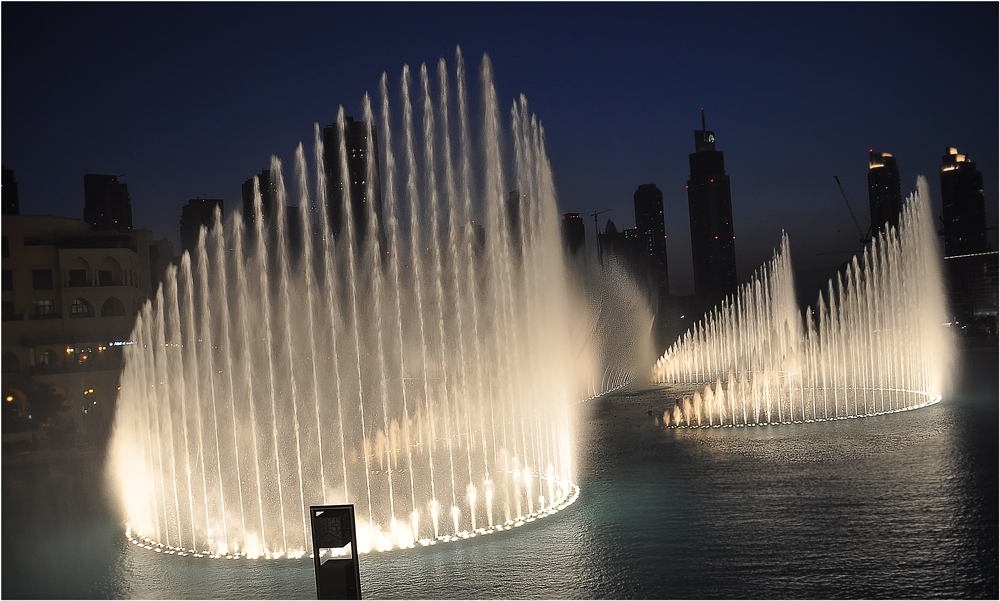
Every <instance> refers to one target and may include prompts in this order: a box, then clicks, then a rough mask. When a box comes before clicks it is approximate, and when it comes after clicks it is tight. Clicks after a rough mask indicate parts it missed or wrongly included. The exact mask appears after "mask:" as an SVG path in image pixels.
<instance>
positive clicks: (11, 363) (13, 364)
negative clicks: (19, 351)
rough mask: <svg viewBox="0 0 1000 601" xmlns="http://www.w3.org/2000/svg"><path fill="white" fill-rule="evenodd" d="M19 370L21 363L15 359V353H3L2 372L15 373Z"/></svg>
mask: <svg viewBox="0 0 1000 601" xmlns="http://www.w3.org/2000/svg"><path fill="white" fill-rule="evenodd" d="M19 371H21V363H20V362H19V361H18V360H17V355H15V354H14V353H11V352H9V351H8V352H6V353H4V354H3V373H5V374H10V373H17V372H19Z"/></svg>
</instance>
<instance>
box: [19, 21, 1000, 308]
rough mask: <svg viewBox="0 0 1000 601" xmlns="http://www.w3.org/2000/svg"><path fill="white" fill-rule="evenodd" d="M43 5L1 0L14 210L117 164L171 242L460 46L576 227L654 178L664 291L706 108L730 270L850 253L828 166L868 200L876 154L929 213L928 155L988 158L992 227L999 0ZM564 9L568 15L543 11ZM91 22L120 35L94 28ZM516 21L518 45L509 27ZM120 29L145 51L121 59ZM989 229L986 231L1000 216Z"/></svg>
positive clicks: (936, 191)
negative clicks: (517, 108) (717, 156)
mask: <svg viewBox="0 0 1000 601" xmlns="http://www.w3.org/2000/svg"><path fill="white" fill-rule="evenodd" d="M42 10H43V9H42V7H40V6H37V5H17V4H15V5H11V4H5V5H4V7H3V16H4V17H5V18H4V19H3V22H4V25H3V34H4V35H3V37H4V42H3V44H4V50H6V52H4V57H5V58H4V61H3V72H4V74H3V78H4V79H3V83H4V84H6V85H5V86H4V89H5V92H4V96H3V117H5V120H4V122H5V125H6V126H7V127H5V128H4V130H3V142H4V145H3V147H4V150H5V151H6V152H4V153H3V157H2V158H3V162H4V165H5V166H6V167H7V168H9V169H12V170H14V172H15V174H16V177H17V182H18V184H19V188H20V199H21V212H22V213H23V214H56V215H65V216H69V217H76V218H80V217H82V214H83V204H84V203H83V190H82V185H81V184H82V181H81V180H82V176H83V175H84V168H87V169H89V172H91V173H109V174H119V175H120V174H123V173H124V174H126V175H125V177H123V178H122V181H123V182H125V183H126V184H128V185H129V192H130V195H131V197H132V200H133V213H134V222H135V227H136V228H141V227H143V226H147V227H152V228H153V229H154V233H155V235H156V236H158V237H159V236H167V237H168V238H170V239H171V240H173V241H174V243H175V248H178V249H179V248H180V245H179V227H178V223H179V218H180V215H181V208H182V206H183V205H184V203H185V202H187V201H188V200H189V199H191V198H205V197H211V198H221V199H223V200H224V202H225V206H226V207H227V209H228V210H233V209H234V208H235V207H238V206H239V204H240V203H239V198H240V196H239V194H240V189H239V186H240V185H241V183H242V182H243V181H245V180H246V179H247V178H249V177H252V176H253V175H254V174H256V173H258V172H259V171H260V168H261V166H262V165H267V164H268V163H269V161H270V156H271V154H275V155H277V156H279V157H280V158H282V159H283V160H284V161H285V162H286V163H287V162H289V161H290V160H291V158H292V157H293V155H294V148H295V145H297V144H298V143H299V141H302V142H303V143H304V145H306V147H307V148H309V147H310V146H311V140H312V137H313V132H312V127H313V123H319V124H320V125H321V126H322V125H325V124H326V123H330V122H332V121H334V120H335V119H336V111H337V106H338V105H340V104H342V105H343V106H344V109H345V112H346V114H354V115H359V114H360V113H361V98H362V95H363V93H364V92H365V91H367V92H368V93H369V94H371V95H372V98H373V100H376V101H377V99H378V78H379V77H380V76H381V74H382V72H383V71H384V72H386V73H387V78H388V82H389V85H390V93H391V94H393V95H394V96H393V99H396V98H398V79H399V73H400V71H401V69H402V66H403V64H409V65H410V67H411V69H419V65H420V63H422V62H425V63H427V64H428V67H429V68H430V69H433V68H434V67H435V66H436V61H437V59H438V58H441V57H443V58H445V59H446V60H447V61H448V63H449V68H452V67H453V65H454V52H455V46H456V45H458V46H460V47H461V48H462V52H463V55H464V57H465V61H466V64H467V68H468V71H469V73H470V79H471V75H472V74H473V73H474V72H475V71H476V70H478V67H479V61H480V60H481V58H482V55H483V53H484V52H487V53H489V55H490V58H491V60H492V62H493V65H494V69H495V72H496V83H497V89H498V97H499V98H500V102H501V111H506V109H507V108H508V107H509V104H510V102H512V100H513V99H514V98H516V97H517V95H518V94H519V93H524V94H525V96H526V97H527V99H528V102H529V106H530V108H531V110H532V111H533V112H535V113H537V114H538V116H539V118H540V120H541V122H542V124H543V125H544V126H545V128H546V134H547V140H546V142H547V147H548V152H549V155H550V157H551V161H552V165H553V170H554V176H555V179H556V189H557V193H558V195H559V203H560V210H561V211H563V212H579V213H580V214H581V216H582V217H583V218H584V220H585V221H586V222H587V223H588V224H589V222H590V214H591V213H592V212H594V211H597V210H604V209H611V211H610V212H609V213H607V214H605V215H603V216H602V221H603V220H604V219H607V218H611V219H612V220H614V221H615V223H616V224H620V226H621V227H623V228H628V227H630V226H632V225H633V216H632V194H633V192H634V191H635V189H636V187H637V186H638V185H640V184H643V183H655V184H656V185H657V186H658V187H659V188H660V189H661V190H662V191H663V195H664V217H665V221H666V224H665V225H666V235H667V255H668V257H669V262H670V266H671V271H670V279H671V288H672V292H673V293H675V294H684V293H685V292H690V291H693V280H692V267H691V250H690V249H691V247H690V233H689V231H688V229H689V226H688V224H689V221H688V211H687V207H686V204H687V203H686V197H685V190H684V184H685V180H686V178H687V168H688V164H687V163H688V162H687V156H686V155H687V154H688V153H689V152H690V149H689V146H690V142H689V136H690V131H691V130H692V129H693V128H695V127H696V126H697V125H698V120H699V111H700V109H702V108H704V109H705V111H706V113H707V118H708V120H709V121H710V122H711V124H712V129H713V130H714V131H716V132H718V136H719V144H720V148H724V149H725V151H726V154H727V159H728V160H727V165H726V168H727V173H728V174H729V175H730V176H731V178H732V181H733V190H732V204H733V220H734V226H735V235H736V236H739V238H740V240H739V242H740V245H739V260H738V274H737V275H738V279H739V280H740V281H744V280H745V279H746V278H747V277H748V276H749V274H750V273H751V272H752V271H753V269H755V268H757V267H758V266H759V265H760V264H761V263H763V262H764V261H765V260H766V259H767V258H768V257H769V256H770V253H771V252H772V251H773V249H774V247H775V246H777V244H778V241H779V238H780V232H781V230H782V229H784V230H787V231H788V232H789V235H790V238H791V244H792V246H793V249H795V255H796V260H797V263H796V268H797V269H799V270H802V271H809V270H811V269H814V270H819V271H824V270H825V271H824V273H825V272H828V271H829V270H830V269H831V268H836V266H837V265H838V264H839V263H841V262H842V261H843V259H844V258H845V257H846V256H848V255H837V254H836V253H837V252H841V251H845V252H846V251H855V250H858V248H857V247H859V246H860V245H859V244H858V243H857V236H856V229H855V227H854V224H853V223H852V221H851V218H850V215H849V213H848V211H847V209H846V207H844V205H843V199H842V198H841V197H840V191H839V189H838V187H837V185H836V182H834V181H833V176H834V175H839V177H840V178H841V181H842V182H843V183H844V187H845V190H846V192H847V194H848V197H849V199H850V201H851V203H852V206H853V209H854V211H855V212H856V213H857V214H859V215H865V214H866V213H867V211H865V208H866V207H865V200H866V198H867V193H866V192H867V182H866V178H867V171H868V169H867V165H866V158H867V157H866V153H868V152H869V149H870V148H877V149H879V150H880V151H884V152H888V153H891V154H892V155H893V156H894V157H895V158H896V159H897V162H898V166H899V170H900V180H901V187H902V193H903V195H904V196H906V195H908V194H909V193H910V192H912V191H913V190H914V189H915V184H916V177H917V175H924V176H925V177H927V178H928V181H929V183H930V187H931V191H932V194H933V195H934V197H935V198H934V206H935V210H936V211H937V212H938V214H940V179H939V175H938V165H939V162H940V157H941V154H942V152H944V151H945V149H946V148H947V147H950V146H954V147H958V148H960V149H961V150H962V152H963V153H966V154H968V155H969V156H970V157H971V159H972V160H973V161H975V162H976V163H977V165H979V168H980V170H981V171H982V172H983V180H984V184H985V186H984V187H985V191H986V196H987V225H988V227H991V228H995V227H996V222H997V203H996V198H997V196H996V194H997V188H998V186H997V181H998V177H997V163H998V161H997V143H996V132H997V129H998V126H997V123H998V121H997V112H996V106H997V85H996V82H997V76H996V73H997V55H996V52H995V48H996V40H997V32H996V29H995V27H993V26H992V23H994V22H995V20H996V16H997V6H996V5H991V4H976V5H966V4H961V5H951V4H949V5H943V4H921V5H911V4H893V5H891V6H890V5H882V4H875V5H872V4H865V5H848V6H843V5H836V6H835V5H797V4H793V5H783V6H781V7H775V6H769V5H752V4H751V5H693V6H692V5H675V4H668V5H626V6H618V5H616V6H614V7H612V6H609V5H600V4H599V5H584V6H574V7H571V8H568V7H566V6H565V5H563V6H554V5H521V4H518V5H486V6H472V5H448V6H447V7H442V6H440V5H434V4H422V5H379V12H380V14H384V15H387V16H385V17H382V19H383V22H380V32H381V34H380V37H379V38H378V39H375V40H374V41H372V40H369V39H365V38H364V37H363V36H361V35H359V34H357V33H356V32H352V31H345V32H343V33H339V34H338V35H336V36H332V35H329V34H328V33H326V32H325V31H324V30H323V27H322V26H321V24H322V23H328V22H331V21H332V19H333V17H336V18H337V19H342V20H344V21H351V20H352V19H360V18H362V17H364V16H365V15H368V14H371V12H372V10H374V9H373V7H372V6H371V5H366V6H359V5H352V4H347V5H343V4H340V5H295V6H276V5H269V4H264V5H197V4H196V5H183V6H172V5H152V6H143V5H124V6H123V7H118V6H116V7H110V6H105V5H63V6H60V7H59V9H57V11H56V14H55V15H54V16H53V15H51V14H50V13H51V11H49V12H46V13H45V14H44V16H43V12H42ZM570 16H572V23H573V26H572V27H569V28H566V31H558V30H557V28H555V27H554V26H553V24H555V23H559V22H562V21H565V20H566V19H567V18H569V17H570ZM260 19H268V20H269V21H270V22H271V23H273V24H274V25H273V33H274V35H273V36H270V37H269V38H267V39H266V40H261V44H260V45H259V46H260V47H259V48H257V49H247V48H246V47H245V44H242V45H241V44H240V43H238V41H239V40H240V39H241V38H242V37H243V35H245V31H248V30H249V29H248V27H249V24H250V23H253V22H255V21H258V20H260ZM887 22H891V23H893V24H894V27H892V28H889V29H888V30H887V29H886V28H885V27H883V26H881V25H879V24H880V23H887ZM154 23H155V24H156V25H157V28H156V30H155V32H151V31H149V28H150V27H151V26H152V25H153V24H154ZM281 23H288V25H282V24H281ZM306 23H308V24H309V25H306ZM108 24H110V25H108ZM636 24H639V25H636ZM105 26H110V27H113V28H114V30H115V32H116V36H117V37H114V39H115V40H117V41H115V42H114V43H112V42H111V41H110V38H109V41H99V42H94V41H93V37H92V36H90V37H88V35H87V34H86V32H88V31H93V30H99V29H100V28H102V27H105ZM959 26H960V27H959ZM515 27H516V28H517V29H518V30H519V31H521V32H522V34H523V35H521V34H519V36H520V37H523V38H524V40H525V42H524V43H523V44H522V43H519V44H510V38H509V32H510V31H511V29H512V28H515ZM623 29H624V31H626V32H629V31H631V32H632V33H628V34H608V33H607V32H610V31H620V30H623ZM952 31H961V32H962V35H961V36H959V35H958V34H954V33H951V32H952ZM80 32H83V33H80ZM637 34H642V35H637ZM129 39H134V43H135V45H136V48H137V49H138V51H137V52H135V53H130V54H129V55H124V54H122V53H121V52H120V51H119V50H118V49H119V48H121V47H124V46H123V45H121V42H122V41H123V40H129ZM592 39H600V40H601V41H600V42H599V43H597V44H593V43H591V42H587V40H592ZM358 48H364V49H365V50H364V51H359V50H357V49H358ZM880 48H893V49H894V61H893V62H892V63H891V65H892V66H891V69H886V68H883V67H880V66H879V67H877V66H876V65H875V62H874V61H872V60H871V58H870V57H871V56H872V52H873V51H875V50H878V49H880ZM70 49H72V51H70ZM262 70H265V71H267V70H269V71H267V72H269V73H271V74H272V81H268V80H266V79H264V78H261V77H260V74H261V72H262ZM251 82H252V84H253V85H251ZM867 221H868V219H867V218H862V223H861V226H862V227H864V226H865V225H867ZM167 224H169V225H167ZM602 225H603V223H602ZM988 237H989V241H990V243H991V244H992V245H993V246H994V248H995V246H996V230H995V229H991V230H990V231H989V233H988ZM593 243H594V240H593V236H592V234H588V239H587V244H588V246H589V247H590V252H593ZM821 253H822V255H821ZM825 253H832V254H825Z"/></svg>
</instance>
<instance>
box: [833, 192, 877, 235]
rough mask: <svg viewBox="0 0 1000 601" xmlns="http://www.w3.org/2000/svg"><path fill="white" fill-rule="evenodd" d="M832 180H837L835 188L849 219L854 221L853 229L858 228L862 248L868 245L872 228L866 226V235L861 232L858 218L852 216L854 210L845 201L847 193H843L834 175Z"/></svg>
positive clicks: (848, 202)
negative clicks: (842, 199) (848, 214)
mask: <svg viewBox="0 0 1000 601" xmlns="http://www.w3.org/2000/svg"><path fill="white" fill-rule="evenodd" d="M833 179H835V180H837V187H838V188H840V195H841V196H843V197H844V204H846V205H847V210H848V211H850V212H851V219H852V220H853V221H854V227H856V228H858V235H859V236H861V238H860V240H859V242H861V245H862V246H864V245H866V244H868V240H869V239H870V238H871V233H872V228H871V226H868V232H867V233H862V232H861V224H860V223H858V218H857V216H856V215H855V214H854V209H852V208H851V203H850V201H848V200H847V192H844V186H843V184H841V183H840V178H839V177H837V176H836V175H834V176H833Z"/></svg>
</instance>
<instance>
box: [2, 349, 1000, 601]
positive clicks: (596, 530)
mask: <svg viewBox="0 0 1000 601" xmlns="http://www.w3.org/2000/svg"><path fill="white" fill-rule="evenodd" d="M964 363H965V364H966V366H967V373H966V375H965V377H963V378H962V379H961V382H962V389H961V390H959V391H957V392H956V393H955V394H954V395H952V396H951V397H949V398H946V400H945V401H944V402H942V403H940V404H938V405H935V406H932V407H927V408H925V409H921V410H919V411H914V412H910V413H904V414H898V415H890V416H884V417H878V418H869V419H865V420H849V421H843V422H835V423H823V424H802V425H799V426H796V427H785V428H782V427H773V428H751V429H740V430H729V429H727V430H694V431H690V430H683V429H681V430H667V429H663V428H662V427H659V426H657V425H656V424H655V423H654V421H653V420H654V418H653V417H651V416H650V414H649V413H648V412H649V411H650V410H653V409H655V408H656V407H657V406H658V403H664V402H666V400H665V399H664V398H663V397H664V395H663V393H662V392H661V391H651V392H646V393H637V394H632V395H627V396H621V397H618V398H613V399H603V400H598V401H592V402H590V403H586V404H583V405H580V406H579V412H580V423H579V426H578V428H577V438H578V448H577V456H578V461H577V465H578V473H577V481H578V482H579V484H580V485H581V496H580V499H579V501H577V503H576V504H574V505H573V506H571V507H570V508H568V509H566V510H565V511H563V512H561V513H560V514H558V515H557V516H555V517H553V518H550V519H546V520H542V521H539V522H536V523H534V524H527V525H525V526H524V527H522V528H518V529H515V530H514V531H512V532H503V533H498V534H494V535H490V536H488V537H483V538H476V539H471V540H466V541H460V542H457V543H453V544H449V545H443V546H438V547H432V548H426V549H414V550H412V551H405V552H392V553H387V554H378V553H376V554H372V555H369V556H365V557H364V558H363V563H362V573H361V576H362V586H363V592H364V594H365V596H366V597H368V598H511V597H518V598H567V597H571V598H624V597H640V598H641V597H646V598H804V597H808V598H861V597H866V598H872V597H896V598H902V597H921V598H932V597H952V598H954V597H960V598H969V597H973V598H975V597H980V598H996V597H997V531H998V526H997V453H996V449H997V426H996V424H997V423H998V398H997V369H996V365H997V354H996V352H995V351H994V352H990V353H969V354H968V355H967V356H966V357H965V361H964ZM661 413H662V411H661ZM656 414H657V412H656V411H655V410H653V411H652V415H653V416H655V415H656ZM99 464H100V457H99V456H97V455H94V454H91V455H87V456H84V457H83V459H81V460H77V461H69V460H62V461H55V462H49V463H47V464H46V465H44V466H35V467H33V468H30V469H29V468H28V467H23V466H22V467H17V466H16V465H15V464H13V463H11V462H10V460H9V458H6V457H5V463H4V469H3V579H2V583H3V597H5V598H9V597H126V598H163V597H169V598H220V597H221V598H311V597H315V587H314V579H313V571H312V562H311V560H301V561H292V560H288V561H270V562H252V561H247V560H232V561H227V560H205V559H194V558H190V557H187V558H182V557H164V556H160V555H158V554H154V553H152V552H149V551H145V550H144V549H138V548H136V547H133V546H131V545H128V544H127V543H126V541H125V538H124V536H123V535H122V532H121V528H120V526H118V523H117V521H116V519H115V518H114V517H112V513H111V511H110V510H109V509H108V504H107V503H106V502H105V501H104V499H103V498H102V496H101V494H100V487H99V486H98V484H99V482H100V478H101V473H100V470H99ZM38 472H41V473H42V474H43V475H42V476H38V475H37V473H38Z"/></svg>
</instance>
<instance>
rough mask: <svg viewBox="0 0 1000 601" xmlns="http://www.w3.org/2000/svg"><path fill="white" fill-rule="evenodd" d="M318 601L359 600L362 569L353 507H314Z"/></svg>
mask: <svg viewBox="0 0 1000 601" xmlns="http://www.w3.org/2000/svg"><path fill="white" fill-rule="evenodd" d="M309 520H310V525H311V526H312V543H313V565H314V566H315V568H316V595H317V598H318V599H360V598H361V568H360V564H359V563H358V535H357V532H356V531H355V528H354V505H311V506H310V507H309Z"/></svg>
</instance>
